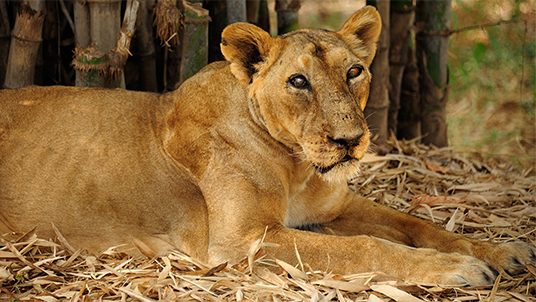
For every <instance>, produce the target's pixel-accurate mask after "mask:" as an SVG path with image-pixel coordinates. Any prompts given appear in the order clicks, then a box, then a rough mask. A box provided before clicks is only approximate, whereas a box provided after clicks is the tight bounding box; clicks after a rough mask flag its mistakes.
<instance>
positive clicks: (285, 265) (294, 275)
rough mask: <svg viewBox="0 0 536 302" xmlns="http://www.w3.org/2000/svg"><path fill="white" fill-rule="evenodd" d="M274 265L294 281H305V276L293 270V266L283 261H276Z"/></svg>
mask: <svg viewBox="0 0 536 302" xmlns="http://www.w3.org/2000/svg"><path fill="white" fill-rule="evenodd" d="M275 263H277V265H279V266H280V267H281V268H282V269H283V270H285V272H287V273H288V274H289V275H290V276H291V277H292V278H294V279H302V280H307V274H305V273H304V272H302V271H300V270H299V269H297V268H295V267H294V266H292V265H290V264H288V263H286V262H285V261H283V260H279V259H276V260H275Z"/></svg>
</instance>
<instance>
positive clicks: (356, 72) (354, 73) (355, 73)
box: [346, 65, 363, 80]
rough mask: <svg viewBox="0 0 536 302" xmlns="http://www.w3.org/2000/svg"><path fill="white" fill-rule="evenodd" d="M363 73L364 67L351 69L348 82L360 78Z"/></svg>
mask: <svg viewBox="0 0 536 302" xmlns="http://www.w3.org/2000/svg"><path fill="white" fill-rule="evenodd" d="M362 72H363V66H361V65H354V66H352V67H350V69H348V72H347V73H346V77H347V78H348V80H350V79H353V78H357V77H358V76H360V75H361V73H362Z"/></svg>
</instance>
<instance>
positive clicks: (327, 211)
mask: <svg viewBox="0 0 536 302" xmlns="http://www.w3.org/2000/svg"><path fill="white" fill-rule="evenodd" d="M379 33H380V18H379V15H378V13H377V12H376V10H375V9H373V8H370V7H366V8H364V9H361V10H359V11H358V12H356V13H355V14H354V15H353V16H352V17H351V18H350V19H349V20H348V21H347V22H346V23H345V24H344V25H343V27H342V29H341V30H340V31H339V32H328V31H322V30H300V31H297V32H293V33H290V34H287V35H285V36H282V37H275V38H274V37H270V36H269V35H268V34H267V33H266V32H264V31H262V30H261V29H259V28H257V27H255V26H253V25H249V24H245V23H239V24H234V25H230V26H229V27H227V29H225V31H224V32H223V40H222V41H223V42H222V52H223V54H224V55H225V57H226V60H227V62H218V63H213V64H211V65H209V66H207V67H206V68H204V69H203V70H202V71H201V72H199V73H198V74H197V75H195V76H194V77H192V78H191V79H189V80H188V81H186V82H185V83H184V84H183V85H182V86H181V87H180V88H179V89H178V90H176V91H174V92H171V93H167V94H164V95H156V94H150V93H141V92H129V91H124V90H119V89H117V90H106V89H93V88H67V87H46V88H38V87H30V88H24V89H19V90H2V91H0V108H1V111H0V232H10V231H17V232H25V231H29V230H31V229H32V228H34V227H36V231H37V233H38V234H39V235H40V236H46V237H54V236H55V234H54V231H53V228H52V224H54V225H55V226H56V227H57V228H58V229H59V231H60V232H61V233H62V234H63V235H64V236H65V237H66V238H67V240H68V241H69V242H70V243H71V244H72V245H74V246H75V247H77V248H86V249H88V250H90V251H93V252H97V251H99V250H103V249H106V248H108V247H110V246H115V245H119V244H124V246H123V248H124V249H130V248H133V244H136V245H137V246H142V247H143V250H144V251H145V253H164V252H166V251H169V250H170V249H178V250H181V251H183V252H185V253H188V254H190V255H192V256H193V257H196V258H198V259H201V260H203V261H206V262H210V263H212V264H218V263H219V262H223V261H236V260H238V259H240V258H241V257H243V256H244V255H245V254H246V253H247V250H248V248H249V245H250V244H251V242H253V241H254V240H256V239H258V238H260V237H261V236H262V235H263V234H264V233H265V232H266V238H265V240H266V241H267V242H273V243H276V244H277V245H278V247H277V248H270V249H269V250H268V251H267V252H268V254H269V255H270V256H271V257H277V258H280V259H283V260H286V261H288V262H294V261H295V246H296V247H297V249H298V250H299V251H300V254H301V258H302V259H303V261H304V262H307V263H308V264H309V265H310V266H311V267H313V268H315V269H328V270H333V271H334V272H338V273H357V272H364V271H383V272H385V273H387V274H389V275H392V276H395V277H399V278H402V279H405V280H408V281H417V282H424V283H438V284H451V285H460V284H467V285H483V284H490V283H491V282H492V281H493V277H494V272H493V271H492V270H491V269H490V268H489V267H488V264H489V265H491V266H492V267H494V268H495V269H497V270H506V271H508V272H510V273H515V272H516V271H519V270H521V269H522V268H523V267H522V265H524V264H528V263H531V261H532V263H533V262H534V247H533V246H529V245H528V244H525V243H508V244H501V245H495V244H492V243H487V242H477V241H472V240H469V239H466V238H465V237H463V236H460V235H456V234H453V233H450V232H447V231H444V230H440V229H439V228H436V227H435V226H433V225H431V224H429V223H427V222H425V221H422V220H420V219H417V218H414V217H412V216H410V215H406V214H403V213H399V212H397V211H395V210H393V209H390V208H387V207H384V206H380V205H378V204H375V203H373V202H370V201H368V200H365V199H363V198H360V197H358V196H356V195H355V194H354V193H353V192H351V191H350V190H349V189H348V186H347V185H346V182H347V180H348V179H349V178H352V177H355V176H356V175H358V172H359V166H358V162H359V159H360V158H362V157H363V155H364V154H365V152H366V150H367V148H368V145H369V140H370V132H369V130H368V128H367V125H366V123H365V119H364V116H363V109H364V107H365V104H366V100H367V98H368V94H369V84H370V80H371V75H370V72H369V70H368V67H369V65H370V63H371V61H372V58H373V56H374V52H375V49H376V43H377V40H378V36H379ZM356 64H359V65H361V66H362V68H363V70H362V72H361V73H360V74H359V75H358V76H357V77H355V78H351V79H349V78H347V72H348V70H349V69H350V68H351V67H352V66H354V65H356ZM299 74H301V75H302V76H304V77H305V78H306V79H307V81H308V82H309V85H308V86H307V87H306V88H296V87H293V86H292V85H291V84H290V82H289V78H291V77H292V76H293V75H299ZM349 138H356V139H355V140H354V143H355V144H352V145H348V146H346V147H345V146H341V142H342V141H344V140H345V139H346V141H349V140H348V139H349ZM311 224H314V225H316V226H318V227H317V228H316V229H318V232H309V231H301V230H297V229H295V228H298V227H303V226H306V225H311ZM415 247H416V248H415ZM518 263H519V264H518Z"/></svg>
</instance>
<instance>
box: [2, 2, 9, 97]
mask: <svg viewBox="0 0 536 302" xmlns="http://www.w3.org/2000/svg"><path fill="white" fill-rule="evenodd" d="M10 37H11V26H10V25H9V15H8V12H7V6H6V2H4V1H0V87H2V86H4V80H5V77H6V70H7V57H8V55H9V38H10Z"/></svg>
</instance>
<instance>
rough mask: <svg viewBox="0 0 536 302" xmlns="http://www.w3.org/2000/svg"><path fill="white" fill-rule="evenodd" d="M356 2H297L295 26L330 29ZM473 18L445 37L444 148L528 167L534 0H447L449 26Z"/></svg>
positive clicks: (535, 53)
mask: <svg viewBox="0 0 536 302" xmlns="http://www.w3.org/2000/svg"><path fill="white" fill-rule="evenodd" d="M363 5H365V1H352V0H331V1H317V0H303V2H302V8H301V9H300V19H299V20H300V26H302V27H317V28H330V29H337V28H338V27H339V26H340V25H341V23H342V22H343V21H344V20H345V19H346V18H347V17H348V16H349V15H351V14H352V13H353V12H354V11H355V10H356V9H358V8H359V7H362V6H363ZM510 20H513V22H509V21H510ZM501 21H507V22H505V23H501V24H498V25H491V26H486V25H489V24H495V23H500V22H501ZM479 24H482V25H484V26H483V27H482V28H475V29H472V30H467V31H463V32H460V33H456V34H452V35H450V37H449V41H448V43H449V46H448V67H449V85H450V95H449V98H448V101H447V106H446V110H447V124H448V131H447V133H448V141H449V146H450V147H451V148H453V149H454V150H456V151H458V152H464V153H478V154H479V155H481V156H484V157H488V158H489V157H494V158H496V159H498V160H501V159H502V160H507V161H509V162H512V163H514V164H516V165H518V166H522V167H524V168H534V167H535V164H536V162H535V159H536V147H535V146H536V120H535V112H536V86H535V83H536V73H535V66H536V60H535V58H536V31H535V29H536V1H534V0H452V12H451V28H452V29H457V28H463V27H467V26H472V25H479Z"/></svg>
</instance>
